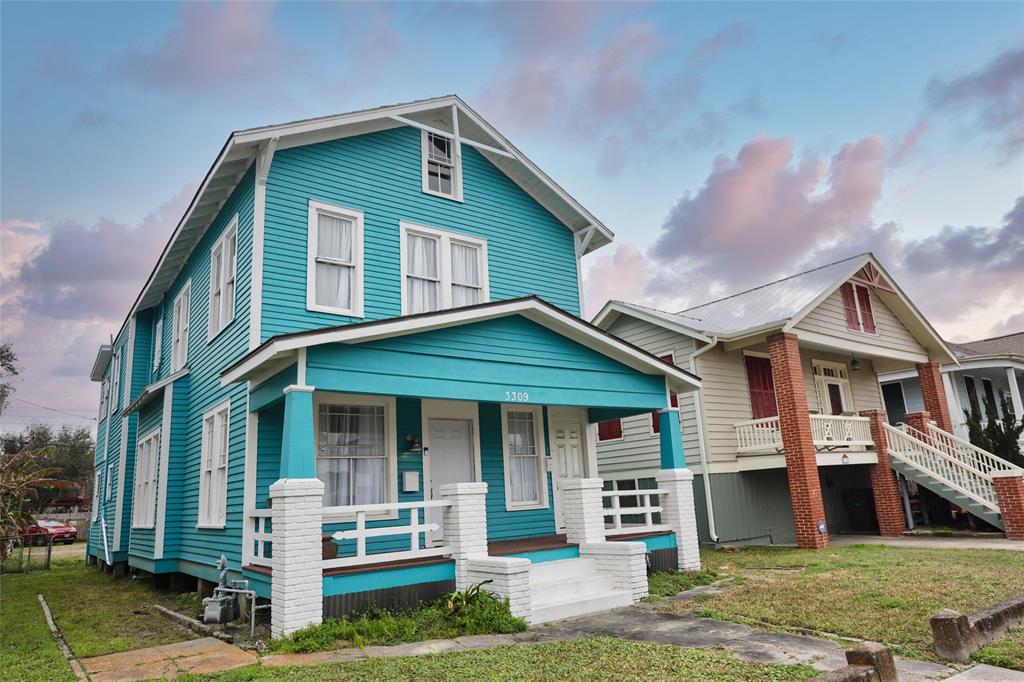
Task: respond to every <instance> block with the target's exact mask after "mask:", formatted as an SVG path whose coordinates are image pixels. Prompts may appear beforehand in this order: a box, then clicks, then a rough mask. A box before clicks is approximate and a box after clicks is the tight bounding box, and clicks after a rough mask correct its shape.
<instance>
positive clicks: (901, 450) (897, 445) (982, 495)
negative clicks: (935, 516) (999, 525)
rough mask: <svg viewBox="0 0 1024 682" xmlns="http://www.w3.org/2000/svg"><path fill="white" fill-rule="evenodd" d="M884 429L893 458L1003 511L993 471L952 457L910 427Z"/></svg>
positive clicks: (985, 504)
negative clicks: (994, 485) (997, 495)
mask: <svg viewBox="0 0 1024 682" xmlns="http://www.w3.org/2000/svg"><path fill="white" fill-rule="evenodd" d="M884 427H885V434H886V438H887V440H888V441H889V456H890V457H892V458H893V459H897V460H900V461H901V462H905V463H906V464H907V465H909V466H912V467H914V468H915V469H917V470H919V471H922V472H924V473H925V474H927V475H929V476H931V477H932V478H934V479H935V480H937V481H938V482H939V483H942V484H943V485H945V486H947V487H949V488H952V489H953V490H956V491H957V492H959V493H961V494H963V495H965V496H967V497H968V498H970V499H972V500H974V501H975V502H977V503H978V504H980V505H982V506H984V507H986V508H988V509H991V510H992V511H994V512H998V511H999V501H998V499H997V498H996V492H995V488H994V487H993V486H992V473H991V471H988V472H986V471H982V470H980V469H976V468H975V467H974V466H972V465H971V464H970V463H968V462H965V461H963V460H961V459H958V458H957V457H953V456H950V455H949V454H947V453H946V452H943V451H942V450H941V449H939V448H936V447H935V446H933V445H932V444H931V443H929V442H928V441H927V440H926V439H927V436H925V434H923V433H921V432H920V431H918V430H916V429H913V428H911V427H909V426H907V425H906V424H901V425H900V428H895V427H893V426H889V425H888V424H885V425H884Z"/></svg>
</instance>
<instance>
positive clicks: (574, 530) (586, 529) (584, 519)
mask: <svg viewBox="0 0 1024 682" xmlns="http://www.w3.org/2000/svg"><path fill="white" fill-rule="evenodd" d="M603 486H604V481H602V480H601V479H600V478H566V479H562V482H561V489H562V516H563V517H564V520H565V539H566V541H567V542H570V543H572V544H576V545H583V544H587V543H593V542H604V514H603V511H602V509H603V504H602V499H603V498H602V496H601V488H602V487H603Z"/></svg>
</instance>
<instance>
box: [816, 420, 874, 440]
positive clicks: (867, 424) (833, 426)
mask: <svg viewBox="0 0 1024 682" xmlns="http://www.w3.org/2000/svg"><path fill="white" fill-rule="evenodd" d="M811 439H812V440H813V441H814V445H815V447H818V448H828V447H855V446H856V447H867V446H869V445H874V444H875V441H874V439H873V438H872V437H871V420H870V419H868V418H867V417H852V416H851V417H848V416H842V415H833V414H812V415H811Z"/></svg>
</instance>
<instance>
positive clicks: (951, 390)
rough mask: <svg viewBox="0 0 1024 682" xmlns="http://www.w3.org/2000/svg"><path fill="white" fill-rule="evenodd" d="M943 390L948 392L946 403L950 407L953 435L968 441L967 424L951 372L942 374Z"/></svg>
mask: <svg viewBox="0 0 1024 682" xmlns="http://www.w3.org/2000/svg"><path fill="white" fill-rule="evenodd" d="M942 388H943V389H945V391H946V403H947V404H948V405H949V411H950V413H951V414H950V415H949V418H950V421H952V422H953V434H954V435H956V436H959V437H960V438H963V439H964V440H967V439H968V438H967V437H968V434H967V422H966V421H965V419H964V411H963V408H962V407H961V406H960V396H958V395H957V393H956V385H955V379H954V377H953V374H952V373H951V372H943V373H942Z"/></svg>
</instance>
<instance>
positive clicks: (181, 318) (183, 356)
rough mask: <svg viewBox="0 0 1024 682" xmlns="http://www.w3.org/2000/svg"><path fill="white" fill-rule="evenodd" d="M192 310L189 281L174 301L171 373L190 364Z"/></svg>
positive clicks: (190, 283) (190, 282)
mask: <svg viewBox="0 0 1024 682" xmlns="http://www.w3.org/2000/svg"><path fill="white" fill-rule="evenodd" d="M191 308H192V281H191V280H189V281H188V282H186V283H185V286H184V287H182V289H181V291H179V292H178V295H177V297H176V298H175V299H174V313H173V315H174V317H173V318H172V321H171V325H172V332H171V371H172V372H177V371H178V370H179V369H182V368H183V367H184V366H185V363H187V362H188V332H189V327H190V324H189V317H190V316H191Z"/></svg>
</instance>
